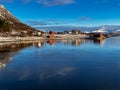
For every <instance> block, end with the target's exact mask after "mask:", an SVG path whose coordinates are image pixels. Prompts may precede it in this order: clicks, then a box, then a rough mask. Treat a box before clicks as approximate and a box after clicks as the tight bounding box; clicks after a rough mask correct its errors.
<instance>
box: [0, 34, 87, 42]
mask: <svg viewBox="0 0 120 90" xmlns="http://www.w3.org/2000/svg"><path fill="white" fill-rule="evenodd" d="M86 37H88V36H86V35H69V34H63V35H57V34H56V35H55V36H54V37H53V38H52V39H78V38H79V39H80V38H86ZM35 40H49V38H47V37H46V36H44V37H0V43H3V42H20V41H35Z"/></svg>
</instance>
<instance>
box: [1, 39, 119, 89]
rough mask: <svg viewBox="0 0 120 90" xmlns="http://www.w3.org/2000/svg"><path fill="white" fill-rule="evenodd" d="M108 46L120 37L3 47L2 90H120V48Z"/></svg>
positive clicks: (6, 45) (54, 41)
mask: <svg viewBox="0 0 120 90" xmlns="http://www.w3.org/2000/svg"><path fill="white" fill-rule="evenodd" d="M101 42H104V43H102V44H101ZM115 43H116V44H115ZM51 45H52V46H51ZM106 45H111V46H114V47H116V46H119V45H120V37H116V38H110V39H105V40H104V41H96V40H88V39H76V40H51V41H50V40H43V41H36V42H17V43H0V69H1V72H0V90H13V89H17V90H26V89H31V90H40V89H41V90H76V89H79V90H101V89H102V90H104V89H105V90H114V89H115V90H119V89H120V87H119V86H120V84H119V83H120V77H119V76H120V60H119V59H120V47H117V49H116V48H108V47H105V46H106ZM115 45H116V46H115ZM99 46H101V47H100V48H99ZM116 50H117V51H116ZM111 53H112V55H111ZM11 62H12V63H11ZM111 88H113V89H111Z"/></svg>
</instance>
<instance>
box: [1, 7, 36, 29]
mask: <svg viewBox="0 0 120 90" xmlns="http://www.w3.org/2000/svg"><path fill="white" fill-rule="evenodd" d="M0 24H1V25H0V27H1V28H2V27H4V28H6V27H9V29H10V30H11V31H18V30H19V31H20V30H23V31H36V29H34V28H32V27H30V26H28V25H26V24H24V23H22V22H21V21H20V20H18V19H17V18H16V17H15V16H13V15H12V14H11V13H10V12H9V11H8V10H7V9H6V8H5V7H4V6H3V5H0ZM2 24H3V25H2Z"/></svg>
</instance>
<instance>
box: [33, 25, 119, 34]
mask: <svg viewBox="0 0 120 90" xmlns="http://www.w3.org/2000/svg"><path fill="white" fill-rule="evenodd" d="M35 28H37V29H41V30H44V31H50V30H54V31H56V32H57V31H61V32H62V31H66V30H67V31H71V30H73V29H77V30H81V31H83V32H93V31H96V32H97V31H99V30H101V29H102V30H104V31H105V32H106V33H114V32H118V31H120V25H102V26H95V27H85V26H84V27H83V26H38V27H35Z"/></svg>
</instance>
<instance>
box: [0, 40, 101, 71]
mask: <svg viewBox="0 0 120 90" xmlns="http://www.w3.org/2000/svg"><path fill="white" fill-rule="evenodd" d="M87 42H94V43H97V44H101V41H100V42H99V41H95V40H85V39H76V40H44V41H38V42H17V43H0V69H2V68H4V67H5V66H6V64H7V63H9V62H10V61H11V60H12V59H13V57H14V56H15V55H16V54H17V53H19V52H20V51H21V50H23V49H25V48H28V47H31V46H32V47H36V48H41V47H42V46H44V45H46V43H47V44H49V45H54V44H56V43H58V44H59V43H64V44H65V45H72V46H80V45H81V44H84V43H87Z"/></svg>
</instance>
